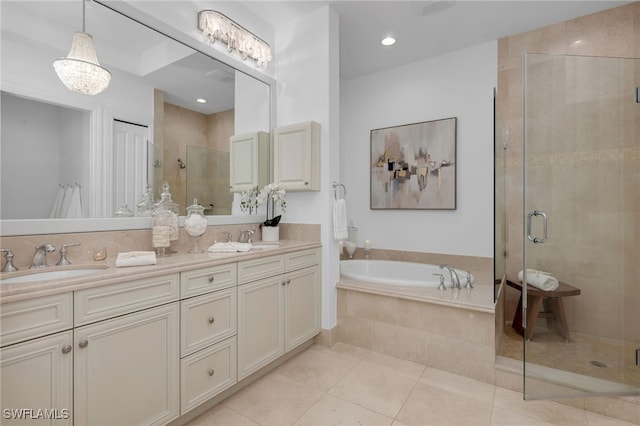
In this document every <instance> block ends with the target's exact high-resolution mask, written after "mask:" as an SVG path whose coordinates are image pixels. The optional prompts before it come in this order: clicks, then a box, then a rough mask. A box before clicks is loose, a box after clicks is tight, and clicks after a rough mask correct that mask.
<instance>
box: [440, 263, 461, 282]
mask: <svg viewBox="0 0 640 426" xmlns="http://www.w3.org/2000/svg"><path fill="white" fill-rule="evenodd" d="M440 269H446V270H448V271H449V274H450V275H451V288H460V278H459V277H458V273H457V272H456V270H455V269H453V268H452V267H451V266H449V265H447V264H446V263H443V264H442V265H440Z"/></svg>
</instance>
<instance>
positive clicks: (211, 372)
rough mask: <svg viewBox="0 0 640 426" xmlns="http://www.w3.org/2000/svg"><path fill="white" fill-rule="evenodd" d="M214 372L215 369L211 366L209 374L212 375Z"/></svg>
mask: <svg viewBox="0 0 640 426" xmlns="http://www.w3.org/2000/svg"><path fill="white" fill-rule="evenodd" d="M214 374H216V372H215V370H214V369H213V368H212V369H210V370H209V375H210V376H213V375H214Z"/></svg>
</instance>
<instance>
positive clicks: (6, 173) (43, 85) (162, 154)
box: [0, 0, 270, 220]
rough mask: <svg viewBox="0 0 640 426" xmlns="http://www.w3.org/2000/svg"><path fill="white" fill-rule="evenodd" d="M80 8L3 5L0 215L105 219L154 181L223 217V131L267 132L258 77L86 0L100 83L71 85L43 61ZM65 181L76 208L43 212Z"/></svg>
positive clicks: (67, 33)
mask: <svg viewBox="0 0 640 426" xmlns="http://www.w3.org/2000/svg"><path fill="white" fill-rule="evenodd" d="M81 7H82V4H81V2H79V1H78V2H76V1H30V2H24V1H4V0H3V2H2V16H1V18H2V46H1V48H2V62H1V63H2V69H1V77H2V123H3V126H2V158H1V159H2V164H1V169H2V188H1V190H2V192H1V197H2V199H1V200H0V201H1V202H0V205H1V207H2V208H1V210H0V218H1V219H3V220H6V219H38V218H50V217H52V218H53V217H94V218H95V217H113V215H114V212H115V211H116V210H118V209H119V208H120V207H121V205H122V204H124V203H126V204H127V206H128V208H129V209H130V210H132V211H134V212H135V210H136V208H135V205H136V203H138V202H140V201H141V200H142V196H143V193H144V192H145V188H146V186H147V184H151V185H152V186H153V191H154V197H155V198H156V199H157V198H158V196H159V192H160V189H161V186H162V182H163V181H167V182H169V184H170V188H171V192H172V195H173V199H174V201H176V202H178V203H179V204H180V208H181V214H184V209H185V207H186V206H187V205H189V204H191V203H192V202H193V198H198V200H199V202H200V204H202V205H203V206H205V207H208V209H207V211H206V214H220V215H228V214H230V213H231V212H232V208H231V204H232V200H233V198H232V196H231V194H230V193H229V191H228V186H229V183H228V182H229V164H228V152H229V137H230V136H231V135H233V134H236V133H242V132H247V131H258V130H262V131H269V128H270V111H269V105H270V98H269V97H270V87H269V85H268V84H266V83H264V82H262V81H259V80H257V79H255V78H253V77H251V76H248V75H246V74H243V73H241V72H239V71H237V70H235V69H233V68H231V67H229V66H228V65H226V64H223V63H221V62H219V61H217V60H214V59H212V58H211V57H209V56H207V55H204V54H202V53H200V52H197V51H195V50H194V49H192V48H190V47H188V46H185V45H183V44H181V43H179V42H177V41H175V40H173V39H171V38H169V37H166V36H164V35H162V34H160V33H158V32H156V31H154V30H152V29H150V28H148V27H146V26H144V25H142V24H140V23H139V22H136V21H134V20H131V19H129V18H127V17H125V16H123V15H121V14H119V13H117V12H115V11H113V10H111V9H109V8H107V7H105V6H103V5H101V4H100V3H98V2H95V1H94V2H88V3H87V12H86V13H87V14H86V20H87V32H89V33H90V34H91V35H92V36H93V38H94V43H95V46H96V51H97V54H98V59H99V61H100V63H101V64H102V65H103V66H105V67H106V68H108V69H109V70H110V71H111V72H112V75H113V77H112V81H111V85H110V86H109V88H107V89H106V90H105V91H104V92H102V93H101V94H98V95H96V96H86V95H80V94H77V93H73V92H70V91H68V90H67V89H66V88H65V87H64V86H63V85H62V83H61V82H60V81H59V80H58V78H57V76H56V75H55V72H54V70H53V67H52V62H53V60H55V59H56V58H58V57H61V56H64V55H66V53H67V51H68V48H69V45H70V40H71V37H72V35H73V33H74V31H77V30H78V25H79V23H78V19H79V18H78V17H79V16H80V15H79V14H80V12H81ZM198 98H202V99H205V100H206V103H198V102H197V101H196V99H198ZM7 123H10V124H12V125H10V126H7ZM47 123H48V124H49V125H50V126H51V125H54V127H53V128H51V127H45V126H44V125H45V124H47ZM178 159H181V161H182V162H183V164H184V168H181V166H180V164H179V163H178ZM76 184H77V187H79V188H80V199H81V203H82V204H81V208H80V212H81V213H79V214H78V215H77V216H70V215H69V213H67V215H66V216H65V215H61V214H59V213H58V215H56V214H53V215H52V212H55V210H56V209H55V208H54V207H55V206H56V198H57V196H58V193H59V192H60V191H59V190H60V189H61V188H63V187H65V188H66V187H75V186H76ZM72 200H73V198H72ZM211 205H213V206H212V207H209V206H211ZM74 211H76V212H77V209H76V210H74Z"/></svg>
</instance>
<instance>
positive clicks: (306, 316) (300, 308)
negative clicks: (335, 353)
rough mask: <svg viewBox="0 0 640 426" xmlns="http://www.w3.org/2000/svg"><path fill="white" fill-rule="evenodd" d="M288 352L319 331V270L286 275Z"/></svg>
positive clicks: (318, 268) (311, 269)
mask: <svg viewBox="0 0 640 426" xmlns="http://www.w3.org/2000/svg"><path fill="white" fill-rule="evenodd" d="M285 283H286V286H285V290H284V294H285V297H284V301H285V302H284V303H285V314H284V321H285V351H286V352H288V351H290V350H291V349H293V348H295V347H296V346H298V345H300V344H301V343H304V342H306V341H307V340H309V339H310V338H312V337H313V336H315V335H316V334H318V332H319V331H320V316H321V314H320V267H319V266H313V267H311V268H305V269H301V270H299V271H294V272H289V273H287V275H286V281H285Z"/></svg>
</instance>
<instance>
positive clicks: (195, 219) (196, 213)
mask: <svg viewBox="0 0 640 426" xmlns="http://www.w3.org/2000/svg"><path fill="white" fill-rule="evenodd" d="M208 224H209V222H208V221H207V218H206V217H205V215H204V207H202V206H201V205H200V204H198V200H197V199H195V198H194V199H193V204H192V205H190V206H189V207H187V217H186V218H185V220H184V230H185V231H186V233H187V234H188V235H189V236H190V237H191V239H192V241H193V247H192V248H191V250H189V253H202V252H203V250H202V249H201V248H200V237H201V236H202V234H204V233H205V231H206V230H207V226H208Z"/></svg>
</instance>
